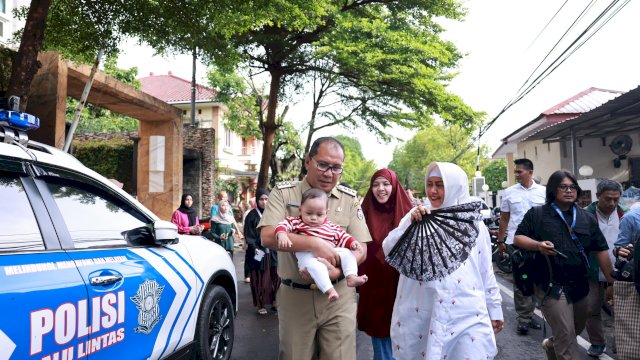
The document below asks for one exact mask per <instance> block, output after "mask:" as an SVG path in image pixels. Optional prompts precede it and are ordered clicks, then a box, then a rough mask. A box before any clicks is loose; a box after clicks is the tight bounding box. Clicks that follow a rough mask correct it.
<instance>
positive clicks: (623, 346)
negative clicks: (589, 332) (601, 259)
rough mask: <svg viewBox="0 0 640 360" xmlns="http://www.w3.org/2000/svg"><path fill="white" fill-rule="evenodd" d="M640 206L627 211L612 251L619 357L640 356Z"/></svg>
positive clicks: (632, 357) (631, 357)
mask: <svg viewBox="0 0 640 360" xmlns="http://www.w3.org/2000/svg"><path fill="white" fill-rule="evenodd" d="M638 239H640V208H636V209H634V210H632V211H630V212H628V213H627V214H626V215H625V216H624V218H623V219H622V221H621V222H620V234H619V235H618V241H616V243H615V248H614V249H613V254H614V255H615V256H616V263H615V270H614V272H613V277H614V278H615V280H616V281H615V282H614V283H613V303H614V305H615V313H614V314H615V315H614V321H615V324H616V325H615V330H614V334H615V339H616V347H617V351H618V357H619V358H620V359H639V358H640V346H638V344H639V343H640V294H639V293H640V276H636V275H638V266H635V259H636V258H637V257H638V256H640V251H639V250H640V248H639V246H640V244H638Z"/></svg>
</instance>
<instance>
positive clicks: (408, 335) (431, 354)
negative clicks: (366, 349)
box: [382, 163, 503, 360]
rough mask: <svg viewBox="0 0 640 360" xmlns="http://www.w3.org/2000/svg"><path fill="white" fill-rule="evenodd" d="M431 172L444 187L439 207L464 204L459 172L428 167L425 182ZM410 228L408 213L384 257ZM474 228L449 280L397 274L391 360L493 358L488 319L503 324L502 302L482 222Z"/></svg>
mask: <svg viewBox="0 0 640 360" xmlns="http://www.w3.org/2000/svg"><path fill="white" fill-rule="evenodd" d="M436 167H437V168H439V173H440V176H441V177H442V179H443V181H444V187H445V191H444V202H443V206H442V207H446V206H452V205H456V204H463V203H466V202H469V201H470V199H469V195H468V182H467V177H466V174H464V172H463V171H462V169H460V168H459V167H457V166H456V165H454V164H448V163H432V164H431V165H430V166H429V169H428V171H427V178H428V176H429V174H430V172H431V171H433V169H434V168H436ZM433 176H437V175H433ZM412 211H413V210H412ZM410 224H411V212H410V213H408V214H407V215H406V216H405V217H404V218H403V219H402V220H401V221H400V224H398V227H397V228H396V229H394V230H393V231H391V232H390V233H389V235H388V236H387V238H386V239H385V240H384V242H383V244H382V247H383V250H384V252H385V255H388V254H389V252H390V251H391V249H393V247H394V245H395V244H396V243H397V242H398V240H399V239H400V237H401V236H402V235H403V233H404V232H405V230H406V229H407V228H408V227H409V225H410ZM476 225H477V227H478V235H477V239H476V242H475V245H473V247H472V248H471V249H470V250H469V252H468V257H467V258H466V260H464V261H463V262H462V263H461V264H459V267H458V268H457V269H456V270H454V271H453V272H451V273H449V275H446V276H444V277H442V278H439V279H436V280H431V281H417V280H413V279H411V278H408V277H406V276H404V275H400V281H399V283H398V291H397V295H396V300H395V304H394V307H393V315H392V318H391V342H392V346H393V356H394V358H395V359H396V360H408V359H452V360H466V359H492V358H493V357H494V356H495V355H496V353H497V348H496V340H495V336H494V332H493V328H492V326H491V320H502V319H503V316H502V306H501V303H502V297H501V296H500V290H499V288H498V283H497V282H496V278H495V276H494V274H493V265H492V263H491V238H490V236H489V231H488V229H487V227H486V226H485V225H484V223H482V221H478V222H477V223H476Z"/></svg>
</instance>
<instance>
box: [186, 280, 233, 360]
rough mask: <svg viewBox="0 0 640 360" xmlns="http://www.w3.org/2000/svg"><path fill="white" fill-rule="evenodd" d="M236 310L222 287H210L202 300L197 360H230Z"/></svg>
mask: <svg viewBox="0 0 640 360" xmlns="http://www.w3.org/2000/svg"><path fill="white" fill-rule="evenodd" d="M233 314H234V310H233V305H232V304H231V298H230V297H229V294H227V292H226V291H225V289H224V288H222V287H221V286H217V285H214V286H210V287H209V288H208V289H207V292H206V294H205V296H204V298H203V300H202V306H201V307H200V313H199V314H198V325H197V328H196V337H195V355H196V358H197V359H206V360H228V359H229V358H230V357H231V350H232V349H233V337H234V318H233Z"/></svg>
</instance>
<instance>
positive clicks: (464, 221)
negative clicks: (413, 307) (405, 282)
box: [385, 202, 482, 281]
mask: <svg viewBox="0 0 640 360" xmlns="http://www.w3.org/2000/svg"><path fill="white" fill-rule="evenodd" d="M480 209H481V203H480V202H470V203H466V204H462V205H454V206H450V207H446V208H441V209H436V210H431V214H426V215H422V221H416V222H412V223H411V225H409V227H408V228H407V230H406V231H405V232H404V233H403V234H402V236H401V237H400V239H399V240H398V242H397V243H396V245H395V246H394V247H393V248H392V249H391V251H390V252H389V255H387V256H386V257H385V259H386V260H387V262H388V263H389V264H390V265H391V266H393V267H394V268H395V269H396V270H398V272H400V274H402V275H404V276H406V277H409V278H411V279H414V280H418V281H431V280H437V279H441V278H443V277H445V276H447V275H449V274H451V273H452V272H454V271H455V270H456V269H457V268H458V267H459V266H460V264H462V263H463V262H464V261H465V260H466V259H467V257H468V256H469V251H470V250H471V248H473V247H474V246H475V244H476V238H477V237H478V226H477V225H476V222H477V221H480V220H481V219H482V215H481V214H480Z"/></svg>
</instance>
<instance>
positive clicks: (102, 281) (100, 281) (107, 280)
mask: <svg viewBox="0 0 640 360" xmlns="http://www.w3.org/2000/svg"><path fill="white" fill-rule="evenodd" d="M120 280H122V276H120V275H107V276H96V277H94V278H91V285H93V286H104V285H111V284H113V283H117V282H118V281H120Z"/></svg>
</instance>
